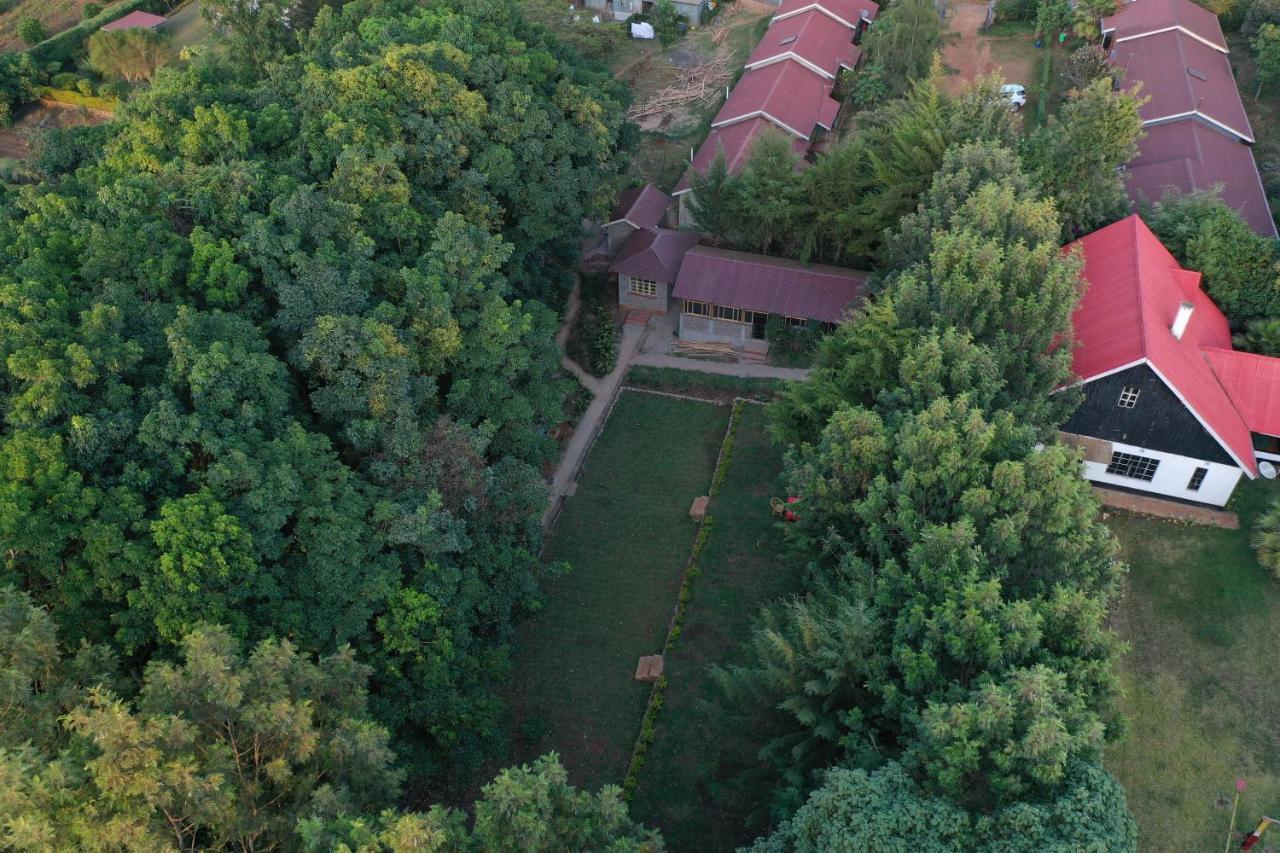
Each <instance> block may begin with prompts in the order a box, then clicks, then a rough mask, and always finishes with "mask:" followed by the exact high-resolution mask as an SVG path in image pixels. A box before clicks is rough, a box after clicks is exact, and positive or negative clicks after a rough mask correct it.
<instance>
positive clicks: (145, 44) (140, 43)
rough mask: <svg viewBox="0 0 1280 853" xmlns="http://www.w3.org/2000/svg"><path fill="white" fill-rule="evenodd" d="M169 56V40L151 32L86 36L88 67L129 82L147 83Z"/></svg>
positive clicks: (135, 31) (135, 29)
mask: <svg viewBox="0 0 1280 853" xmlns="http://www.w3.org/2000/svg"><path fill="white" fill-rule="evenodd" d="M171 56H172V51H171V50H170V48H169V40H168V38H167V37H165V36H164V35H162V34H160V33H157V32H153V31H151V30H144V29H138V28H134V29H128V30H116V31H115V32H109V33H108V32H97V33H94V34H93V35H92V36H90V37H89V62H90V64H91V65H93V67H94V68H95V69H97V70H98V71H99V72H101V73H102V74H108V75H111V76H114V77H120V78H123V79H124V80H127V81H129V82H130V83H139V82H143V81H147V80H150V79H151V78H152V77H154V76H155V73H156V71H157V70H159V68H160V66H162V65H164V64H165V63H166V62H168V61H169V59H170V57H171Z"/></svg>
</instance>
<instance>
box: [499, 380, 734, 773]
mask: <svg viewBox="0 0 1280 853" xmlns="http://www.w3.org/2000/svg"><path fill="white" fill-rule="evenodd" d="M728 422H729V407H728V406H723V405H712V404H710V403H700V402H694V401H690V400H677V399H673V398H671V397H660V396H655V395H652V394H645V393H641V392H636V391H625V392H623V394H622V396H621V397H620V398H619V400H618V404H617V406H616V408H615V409H614V411H613V414H612V415H611V416H610V418H609V420H608V422H607V423H606V425H605V428H604V431H603V432H602V433H601V434H600V438H599V439H598V440H597V442H596V445H595V447H594V448H593V449H592V451H591V455H590V456H589V457H588V459H587V462H586V465H585V466H584V468H583V472H582V475H581V476H580V478H579V484H578V490H577V494H576V495H574V496H573V497H570V498H569V499H568V501H567V503H566V504H565V509H564V512H563V513H562V514H561V516H560V519H559V521H558V522H557V523H556V527H555V529H554V531H553V533H552V538H551V541H550V543H549V544H548V548H547V557H548V558H549V559H551V560H565V561H568V562H569V563H570V564H571V565H572V566H573V570H572V572H571V573H570V574H568V575H566V576H565V577H562V578H559V579H557V580H556V581H554V582H553V583H551V584H550V585H549V587H548V589H547V593H546V596H545V599H546V606H545V608H544V609H543V610H542V612H540V613H539V614H537V615H536V616H534V617H533V618H532V619H530V620H529V621H528V622H527V623H526V624H525V625H524V626H523V628H522V630H521V632H520V636H519V640H518V645H517V649H516V659H515V660H516V669H515V672H514V674H513V676H512V683H511V687H510V689H509V691H508V694H509V696H508V698H509V701H510V707H511V718H512V727H513V731H512V736H511V746H512V754H511V755H510V761H509V762H508V763H511V764H518V763H522V762H526V761H530V760H532V759H533V758H535V757H537V756H538V755H540V754H542V753H545V752H549V751H551V750H555V751H556V752H559V753H560V756H561V759H562V760H563V762H564V765H565V767H566V768H568V770H569V774H570V778H571V779H572V780H573V782H574V784H576V785H579V786H583V787H587V788H590V789H593V790H594V789H595V788H597V787H599V786H600V785H601V784H604V783H613V784H620V783H621V782H622V779H623V776H624V775H625V774H626V771H627V762H628V759H629V757H630V754H631V748H632V746H633V745H634V743H635V739H636V736H637V734H638V733H639V729H640V718H641V716H642V715H643V713H644V707H645V702H646V700H647V698H648V695H649V685H648V684H642V683H638V682H636V681H635V680H634V679H633V676H634V674H635V668H636V661H637V659H638V658H639V657H640V656H641V655H647V654H655V653H657V652H660V651H661V649H662V644H663V641H664V640H665V638H666V633H667V623H668V620H669V619H670V617H671V612H672V607H673V606H674V605H675V602H676V596H677V594H678V590H679V587H680V581H681V576H682V574H683V572H684V567H685V563H686V562H687V560H688V558H689V552H690V549H691V547H692V545H693V538H694V535H695V533H696V525H695V524H694V522H693V521H692V520H690V518H689V514H688V513H689V505H690V503H692V501H693V499H694V498H695V497H697V496H698V495H704V494H706V493H707V490H708V488H709V487H710V485H711V475H712V471H713V469H714V467H715V462H716V457H717V456H718V454H719V452H720V444H721V441H722V440H723V438H724V431H725V428H726V427H727V426H728Z"/></svg>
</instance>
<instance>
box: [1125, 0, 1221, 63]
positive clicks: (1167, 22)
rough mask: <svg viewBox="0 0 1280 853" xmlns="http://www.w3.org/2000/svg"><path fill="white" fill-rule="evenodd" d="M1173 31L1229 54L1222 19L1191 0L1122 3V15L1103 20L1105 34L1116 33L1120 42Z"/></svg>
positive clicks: (1140, 0)
mask: <svg viewBox="0 0 1280 853" xmlns="http://www.w3.org/2000/svg"><path fill="white" fill-rule="evenodd" d="M1173 28H1176V29H1179V30H1182V31H1183V32H1185V33H1187V34H1188V35H1190V36H1192V37H1193V38H1197V39H1200V40H1202V41H1205V42H1208V43H1209V44H1211V45H1213V46H1215V47H1216V48H1218V49H1219V50H1221V51H1222V52H1223V53H1226V51H1227V40H1226V39H1225V38H1223V36H1222V27H1221V26H1220V25H1219V24H1218V16H1217V15H1215V14H1213V13H1212V12H1210V11H1209V10H1208V9H1205V8H1204V7H1203V6H1200V5H1198V4H1196V3H1193V2H1191V0H1134V2H1127V3H1121V4H1120V10H1119V11H1118V12H1116V13H1115V14H1114V15H1111V16H1109V17H1106V18H1103V19H1102V32H1103V33H1104V34H1105V33H1107V32H1111V31H1114V33H1115V35H1114V39H1115V41H1117V42H1123V41H1128V40H1131V39H1138V38H1142V37H1143V36H1145V35H1149V34H1150V33H1156V32H1160V31H1161V30H1167V29H1173Z"/></svg>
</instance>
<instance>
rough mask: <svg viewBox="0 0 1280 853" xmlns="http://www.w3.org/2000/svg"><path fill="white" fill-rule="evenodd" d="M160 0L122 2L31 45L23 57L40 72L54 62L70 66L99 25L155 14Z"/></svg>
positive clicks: (162, 4)
mask: <svg viewBox="0 0 1280 853" xmlns="http://www.w3.org/2000/svg"><path fill="white" fill-rule="evenodd" d="M165 5H166V4H165V3H164V0H124V2H123V3H117V4H116V5H115V6H112V7H111V8H110V9H107V10H106V11H104V12H102V13H101V14H98V15H95V16H94V17H92V18H90V19H89V20H87V21H81V22H80V23H78V24H76V25H75V26H74V27H71V28H70V29H66V30H63V31H62V32H60V33H58V34H57V35H53V36H50V37H49V38H47V39H45V40H44V41H42V42H40V43H39V44H37V45H33V46H32V47H31V48H30V49H29V50H28V51H27V54H28V55H29V56H30V57H31V60H32V61H33V62H35V63H36V64H37V65H39V66H40V67H42V68H46V67H47V66H49V65H52V64H53V63H55V62H57V63H59V64H61V65H67V64H68V63H70V62H71V61H72V60H73V59H74V58H75V55H76V52H77V51H79V50H80V49H81V48H82V47H83V46H84V43H85V41H87V40H88V38H89V36H91V35H93V34H94V33H95V32H97V30H98V28H99V27H101V26H102V25H103V24H109V23H111V22H112V21H115V20H117V19H119V18H123V17H124V16H125V15H127V14H129V13H130V12H157V13H158V12H159V11H161V10H163V9H164V8H165Z"/></svg>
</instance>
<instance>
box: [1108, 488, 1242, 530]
mask: <svg viewBox="0 0 1280 853" xmlns="http://www.w3.org/2000/svg"><path fill="white" fill-rule="evenodd" d="M1093 493H1094V494H1095V495H1097V496H1098V499H1099V500H1100V501H1102V505H1103V506H1105V507H1110V508H1111V509H1123V510H1127V511H1129V512H1136V513H1139V514H1140V515H1153V516H1155V517H1156V518H1168V519H1173V520H1175V521H1192V522H1195V523H1196V524H1211V525H1213V526H1214V527H1225V528H1226V529H1228V530H1238V529H1239V528H1240V519H1239V518H1237V517H1236V514H1235V513H1234V512H1227V511H1226V510H1221V509H1213V508H1211V507H1207V506H1192V505H1191V504H1184V503H1179V502H1177V501H1166V500H1162V499H1161V498H1157V497H1148V496H1147V495H1135V494H1133V493H1132V492H1118V491H1115V490H1113V489H1104V488H1101V487H1099V486H1094V487H1093Z"/></svg>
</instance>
